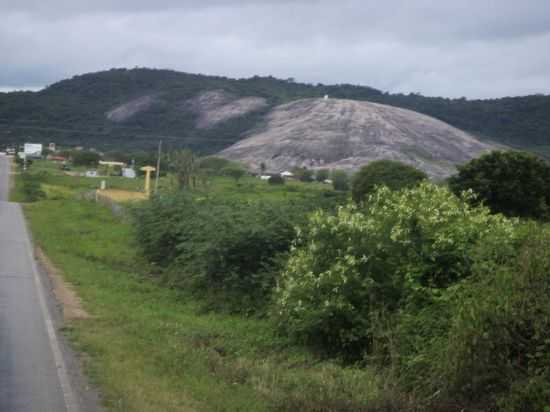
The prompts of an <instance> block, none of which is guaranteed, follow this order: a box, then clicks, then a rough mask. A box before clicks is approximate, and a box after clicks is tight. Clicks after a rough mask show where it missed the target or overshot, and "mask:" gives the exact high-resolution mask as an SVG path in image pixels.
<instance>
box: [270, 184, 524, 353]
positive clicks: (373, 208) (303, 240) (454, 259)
mask: <svg viewBox="0 0 550 412" xmlns="http://www.w3.org/2000/svg"><path fill="white" fill-rule="evenodd" d="M471 197H472V194H471V193H465V194H463V195H462V197H461V198H458V197H456V196H454V195H453V194H452V193H451V192H450V191H449V190H448V189H446V188H443V187H438V186H435V185H433V184H429V183H421V184H420V185H419V186H418V187H416V188H413V189H406V190H403V191H400V192H392V191H391V190H390V189H388V188H386V187H380V188H378V189H377V190H376V191H375V193H374V194H372V195H371V196H370V197H369V198H368V200H367V202H366V207H365V208H364V209H359V208H357V207H356V206H353V205H349V206H346V207H342V208H340V209H339V210H338V213H337V214H336V215H332V214H330V213H327V212H323V211H319V212H315V213H313V215H312V216H311V217H310V219H309V225H308V226H307V227H306V228H305V229H304V230H302V231H300V232H299V234H298V239H297V241H296V243H295V246H294V247H293V249H292V252H291V255H290V259H289V262H288V265H287V266H286V269H285V271H284V273H283V274H282V277H281V280H280V283H279V286H278V288H277V292H276V311H275V312H276V316H277V318H278V321H279V325H280V327H281V328H282V330H283V331H285V332H286V333H288V334H290V335H292V336H294V337H295V338H297V339H299V340H302V341H304V342H306V343H310V344H316V345H320V346H321V347H322V348H323V349H325V350H327V351H329V352H333V353H338V354H340V355H342V356H345V357H348V358H353V359H357V358H358V357H361V356H363V355H365V354H369V353H373V352H374V349H375V346H376V344H377V342H376V340H375V338H377V333H378V332H377V331H376V329H377V328H378V325H377V319H378V317H379V316H380V315H381V314H383V313H386V312H387V313H397V312H399V311H400V310H402V309H403V308H424V307H426V306H429V305H431V304H435V303H437V302H438V300H439V299H442V296H444V294H445V291H446V290H447V288H449V287H450V286H452V285H454V284H456V283H457V282H459V281H460V280H462V279H465V278H467V277H468V276H470V275H471V273H472V259H471V252H472V250H473V248H474V247H475V246H476V245H477V244H478V243H479V242H480V241H484V242H489V241H491V242H493V243H498V244H499V245H500V247H502V248H504V247H505V245H506V244H508V243H510V242H511V241H512V239H513V234H514V227H515V224H514V222H512V221H509V220H507V219H506V218H504V217H502V216H499V215H491V214H490V211H489V210H488V209H487V208H484V207H472V206H470V204H469V199H470V198H471Z"/></svg>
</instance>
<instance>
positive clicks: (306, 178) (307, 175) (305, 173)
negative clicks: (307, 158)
mask: <svg viewBox="0 0 550 412" xmlns="http://www.w3.org/2000/svg"><path fill="white" fill-rule="evenodd" d="M292 174H294V177H295V178H296V179H298V180H299V181H301V182H311V181H312V180H313V171H311V170H309V169H307V168H305V167H296V168H294V169H292Z"/></svg>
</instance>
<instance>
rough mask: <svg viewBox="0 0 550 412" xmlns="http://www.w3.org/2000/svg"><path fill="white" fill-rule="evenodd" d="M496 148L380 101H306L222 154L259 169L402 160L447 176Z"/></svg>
mask: <svg viewBox="0 0 550 412" xmlns="http://www.w3.org/2000/svg"><path fill="white" fill-rule="evenodd" d="M493 148H494V147H493V146H491V145H490V144H487V143H483V142H481V141H479V140H477V139H476V138H474V137H473V136H471V135H469V134H467V133H465V132H463V131H461V130H459V129H457V128H455V127H452V126H450V125H448V124H447V123H444V122H442V121H440V120H437V119H434V118H432V117H429V116H426V115H423V114H420V113H417V112H413V111H410V110H405V109H400V108H396V107H392V106H386V105H381V104H376V103H369V102H363V101H354V100H343V99H304V100H298V101H294V102H291V103H288V104H284V105H282V106H278V107H276V108H275V109H273V110H272V111H271V112H270V114H269V115H268V117H267V123H266V125H265V127H263V128H262V129H257V130H255V131H253V132H252V133H250V134H249V136H248V137H247V138H245V139H243V140H241V141H239V142H237V143H236V144H234V145H232V146H230V147H229V148H227V149H225V150H223V151H222V152H221V153H220V155H221V156H222V157H225V158H227V159H230V160H236V161H240V162H243V163H245V164H247V165H248V166H249V167H250V168H251V169H255V170H258V169H259V168H260V164H261V163H264V164H265V165H266V166H267V169H268V170H269V171H273V172H280V171H283V170H287V169H291V168H293V167H297V166H305V167H308V168H311V169H317V168H329V169H343V170H347V171H355V170H357V169H359V168H360V167H361V166H364V165H365V164H367V163H369V162H370V161H373V160H379V159H391V160H398V161H401V162H404V163H407V164H410V165H412V166H414V167H417V168H419V169H421V170H423V171H425V172H426V173H427V174H428V175H430V176H431V177H432V178H436V179H441V178H445V177H447V176H449V175H451V174H452V173H454V172H455V170H456V165H457V164H461V163H464V162H467V161H469V160H471V159H472V158H474V157H477V156H479V155H480V154H481V153H482V152H484V151H487V150H491V149H493Z"/></svg>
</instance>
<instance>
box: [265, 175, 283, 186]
mask: <svg viewBox="0 0 550 412" xmlns="http://www.w3.org/2000/svg"><path fill="white" fill-rule="evenodd" d="M267 182H268V183H269V184H270V185H284V184H285V179H284V178H283V177H282V176H281V175H273V176H271V177H270V178H269V180H268V181H267Z"/></svg>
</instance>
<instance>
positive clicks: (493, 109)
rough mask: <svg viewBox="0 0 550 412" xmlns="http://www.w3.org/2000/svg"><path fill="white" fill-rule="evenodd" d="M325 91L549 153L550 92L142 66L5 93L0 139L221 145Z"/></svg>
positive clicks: (132, 146)
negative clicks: (391, 88)
mask: <svg viewBox="0 0 550 412" xmlns="http://www.w3.org/2000/svg"><path fill="white" fill-rule="evenodd" d="M326 94H328V95H329V96H331V97H333V98H339V99H350V100H359V101H370V102H374V103H382V104H386V105H390V106H396V107H401V108H405V109H410V110H414V111H417V112H420V113H423V114H427V115H429V116H433V117H435V118H437V119H440V120H442V121H444V122H447V123H449V124H451V125H453V126H455V127H457V128H459V129H462V130H464V131H466V132H468V133H470V134H473V135H474V136H476V137H479V138H481V139H486V140H490V141H495V142H499V143H504V144H507V145H510V146H513V147H517V148H525V149H529V150H534V151H537V152H539V153H543V154H550V96H544V95H534V96H526V97H509V98H502V99H490V100H466V99H446V98H438V97H424V96H421V95H418V94H408V95H403V94H388V93H383V92H381V91H380V90H377V89H374V88H371V87H365V86H354V85H349V84H341V85H322V84H317V85H311V84H304V83H296V82H294V81H292V80H291V79H289V80H281V79H276V78H274V77H271V76H268V77H259V76H255V77H252V78H249V79H229V78H226V77H217V76H205V75H197V74H189V73H181V72H176V71H171V70H157V69H145V68H138V69H111V70H108V71H102V72H97V73H89V74H84V75H79V76H75V77H73V78H71V79H67V80H63V81H60V82H58V83H55V84H53V85H51V86H49V87H47V88H45V89H44V90H41V91H39V92H16V93H0V146H1V145H3V144H7V143H17V142H22V141H25V140H28V139H32V140H34V141H41V142H44V143H46V142H49V141H55V142H57V143H59V144H71V145H85V146H93V147H97V148H100V149H103V150H110V149H127V150H138V149H151V148H153V147H154V146H155V145H156V143H157V142H158V140H159V139H163V141H165V143H166V145H167V146H168V147H189V148H191V149H193V150H196V151H198V152H201V153H204V154H207V153H215V152H218V151H220V150H223V149H225V148H227V147H229V146H231V145H232V144H234V143H236V142H238V141H239V140H241V139H242V138H243V137H244V136H246V135H247V134H249V133H250V131H251V130H253V129H255V128H257V127H258V126H259V125H262V124H263V123H264V122H265V121H266V116H267V115H268V113H270V111H271V110H272V109H273V108H274V107H276V106H278V105H282V104H286V103H290V102H293V101H296V100H300V99H307V98H320V97H322V96H324V95H326Z"/></svg>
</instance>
